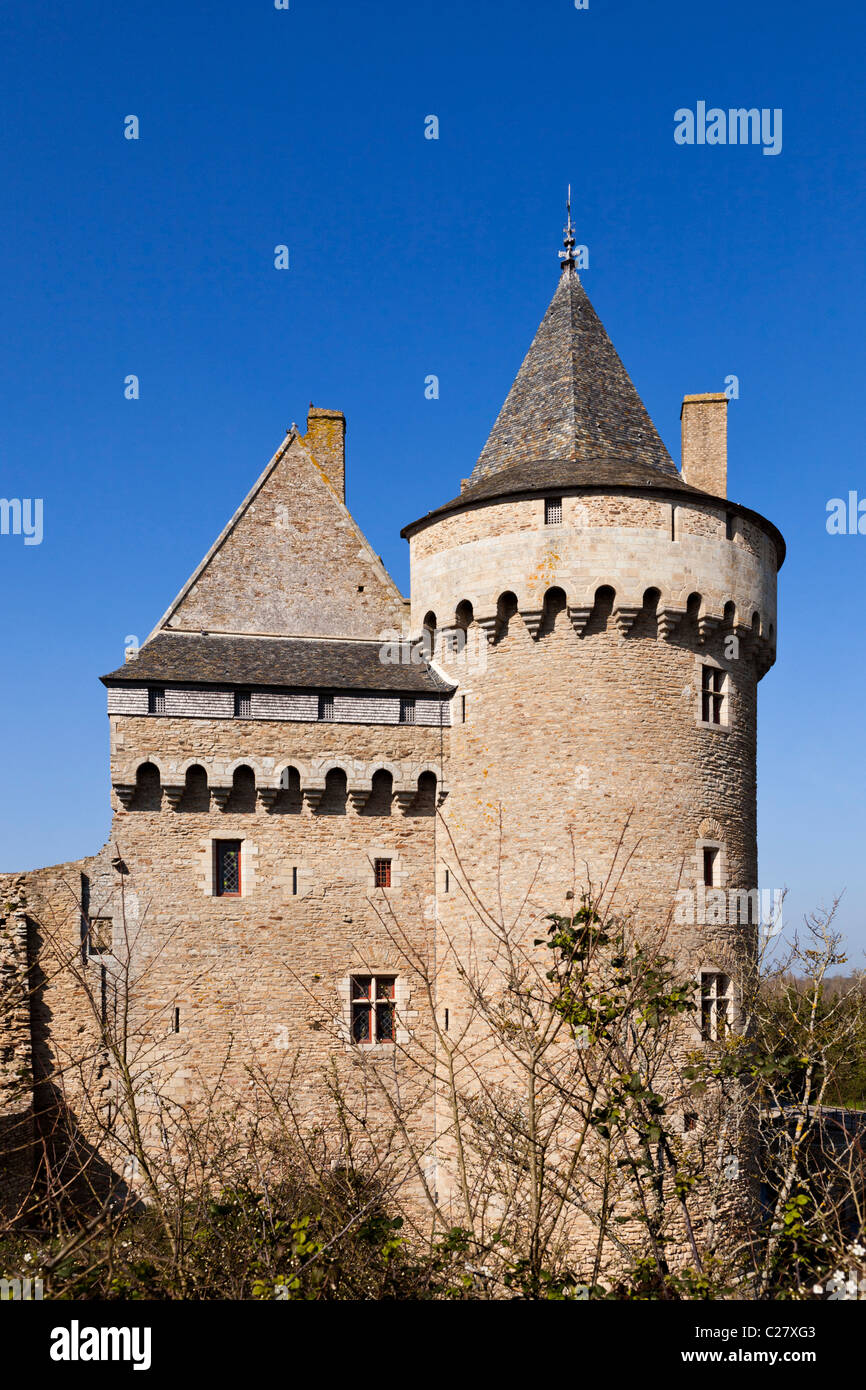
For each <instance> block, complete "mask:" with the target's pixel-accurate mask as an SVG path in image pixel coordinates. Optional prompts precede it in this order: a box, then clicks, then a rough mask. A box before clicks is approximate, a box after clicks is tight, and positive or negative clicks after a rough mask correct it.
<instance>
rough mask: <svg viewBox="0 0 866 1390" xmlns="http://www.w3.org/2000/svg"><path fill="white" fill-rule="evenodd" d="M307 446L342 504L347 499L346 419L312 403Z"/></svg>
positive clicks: (338, 413)
mask: <svg viewBox="0 0 866 1390" xmlns="http://www.w3.org/2000/svg"><path fill="white" fill-rule="evenodd" d="M304 443H305V444H306V446H307V448H308V449H309V451H310V453H311V454H312V455H313V458H314V459H315V461H316V463H317V464H318V465H319V467H320V468H321V470H322V472H323V473H324V475H325V477H326V478H327V479H328V482H329V483H330V484H331V487H332V488H333V489H334V491H335V492H336V494H337V496H338V497H339V499H340V501H341V502H345V500H346V417H345V415H344V414H343V412H342V410H320V409H319V408H318V407H317V406H314V405H313V404H312V402H311V403H310V409H309V412H308V414H307V433H306V434H305V435H304Z"/></svg>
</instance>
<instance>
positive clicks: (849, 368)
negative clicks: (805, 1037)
mask: <svg viewBox="0 0 866 1390" xmlns="http://www.w3.org/2000/svg"><path fill="white" fill-rule="evenodd" d="M864 31H866V17H864V11H863V8H862V6H860V5H855V4H854V3H853V0H843V3H837V4H835V5H833V6H816V5H814V4H805V3H793V4H792V3H788V4H785V5H782V4H780V3H771V2H768V3H763V4H762V5H761V6H760V7H757V8H756V7H755V6H754V4H752V3H746V2H745V0H733V2H732V3H729V4H727V5H725V6H724V7H698V6H695V5H694V4H693V3H688V4H687V3H661V4H647V3H643V4H640V3H637V2H636V0H618V2H617V3H615V0H590V7H589V9H587V10H582V11H578V10H576V9H575V8H574V4H573V0H525V3H517V2H516V0H501V2H500V3H495V0H474V3H472V4H471V5H470V4H467V3H466V0H459V3H458V2H457V0H445V2H444V3H438V4H434V5H424V6H420V5H397V4H395V3H382V0H379V3H376V2H375V0H368V3H364V4H359V3H348V2H345V3H327V2H326V0H316V2H315V3H314V2H313V0H291V8H290V9H289V10H288V11H278V10H276V9H275V8H274V6H273V3H272V0H237V3H229V2H228V0H211V3H208V4H201V3H199V4H196V5H191V4H188V3H185V2H184V0H175V3H165V2H160V0H155V2H153V3H150V4H148V5H147V6H138V7H134V6H120V5H112V4H108V3H103V4H95V3H86V0H84V2H83V3H80V4H77V5H75V6H52V7H50V8H46V7H43V6H24V5H16V6H5V7H4V9H3V12H2V14H0V75H2V83H0V93H2V95H0V111H2V139H0V173H2V181H3V188H4V192H5V195H6V196H5V198H4V209H5V212H4V218H3V237H2V258H0V268H2V269H0V273H2V276H3V280H4V282H5V283H4V286H3V289H4V303H5V309H6V313H5V329H6V331H5V333H4V334H3V340H2V344H0V461H2V471H0V494H2V495H3V496H6V497H21V498H28V497H30V498H35V497H41V498H43V499H44V518H45V519H44V540H43V543H42V544H41V545H39V546H29V547H25V546H24V545H23V543H22V538H21V537H13V536H2V537H0V584H2V594H3V599H4V602H3V616H4V625H5V633H4V636H5V641H4V651H5V658H6V671H5V673H4V679H3V681H2V690H0V727H2V728H3V730H4V733H5V750H4V759H3V770H4V777H3V790H4V795H3V799H2V808H0V816H2V846H0V867H2V868H4V869H13V868H14V869H19V868H28V867H33V866H36V865H38V864H43V863H51V862H54V861H58V860H62V859H67V858H73V857H76V856H79V855H83V854H86V853H90V852H92V851H93V850H95V849H96V848H97V847H98V846H99V845H100V844H101V843H102V841H103V839H104V838H105V836H106V834H107V832H108V828H109V816H108V788H107V744H108V727H107V720H106V716H105V700H104V691H103V688H102V687H101V686H100V685H99V684H98V681H97V677H98V675H99V674H100V673H101V672H103V671H106V670H109V669H111V668H112V667H114V666H116V665H118V664H119V663H120V661H121V659H122V650H123V642H124V637H125V635H126V634H128V633H135V634H137V635H138V636H139V637H140V638H142V639H143V638H144V636H145V635H146V634H147V632H149V631H150V629H151V627H152V626H153V624H154V623H155V622H156V620H157V619H158V617H159V616H160V615H161V613H162V612H163V611H164V609H165V607H166V606H167V604H168V602H169V600H170V599H171V598H172V597H173V595H174V594H175V593H176V592H177V590H178V589H179V588H180V586H181V585H182V583H183V582H184V580H185V579H186V578H187V576H188V574H189V573H190V572H191V571H192V569H193V568H194V567H195V565H196V564H197V563H198V561H199V559H200V558H201V556H202V555H203V554H204V552H205V551H206V550H207V548H208V546H209V545H210V544H211V542H212V541H213V539H214V537H215V536H216V534H217V533H218V532H219V530H220V529H221V527H222V526H223V525H224V523H225V521H226V520H227V518H228V517H229V516H230V515H231V513H232V511H233V510H234V508H235V506H236V505H237V503H238V501H239V500H240V499H241V498H242V496H243V495H244V494H245V492H246V491H247V489H248V488H249V486H250V485H251V483H252V481H253V480H254V479H255V477H256V476H257V475H258V473H259V471H260V470H261V468H262V467H263V466H264V463H265V462H266V461H267V459H268V458H269V457H270V455H271V453H272V452H273V450H274V448H275V447H276V445H277V444H278V443H279V441H280V440H281V438H282V437H283V435H284V432H285V430H286V428H287V426H289V425H290V424H291V423H292V421H293V420H296V421H297V422H298V423H299V424H303V421H304V418H305V414H306V408H307V404H308V402H309V401H310V400H311V399H312V400H314V401H315V402H316V404H317V405H324V406H329V407H337V408H341V409H343V410H344V411H345V412H346V414H347V417H348V501H349V504H350V506H351V507H352V509H353V511H354V513H355V515H356V517H357V518H358V520H359V522H360V524H361V525H362V527H363V528H364V530H365V531H366V533H367V535H368V536H369V538H370V540H371V542H372V544H373V545H374V547H375V548H376V549H377V550H378V551H380V552H381V554H382V555H383V557H384V559H385V562H386V564H387V565H388V566H389V568H390V569H391V572H392V573H393V574H394V575H395V577H396V578H397V580H398V582H399V583H400V584H401V586H402V587H403V588H404V590H405V589H406V586H407V581H408V548H407V547H406V544H405V542H403V541H401V540H400V538H399V530H400V527H401V526H402V525H404V524H405V523H406V522H407V521H409V520H411V519H413V518H414V517H416V516H417V515H419V514H420V513H422V512H424V511H426V510H428V509H429V508H430V507H432V506H435V505H437V504H438V503H440V502H442V501H444V500H445V499H446V498H448V497H451V496H453V495H454V493H455V492H456V491H457V490H458V488H459V479H460V478H461V477H463V476H466V475H467V474H468V472H469V471H470V469H471V467H472V465H473V463H474V461H475V459H476V457H477V455H478V453H479V452H480V449H481V447H482V445H483V443H484V440H485V438H486V435H487V432H488V430H489V428H490V426H491V424H492V422H493V419H494V418H495V415H496V413H497V411H498V409H499V406H500V404H501V402H502V400H503V398H504V396H505V394H506V392H507V390H508V387H509V386H510V384H511V381H512V379H513V377H514V374H515V372H516V370H517V367H518V365H519V363H520V361H521V358H522V356H523V354H524V352H525V351H526V348H527V346H528V344H529V341H530V339H531V337H532V334H533V332H534V330H535V328H536V325H537V323H538V321H539V319H540V318H541V316H542V314H543V312H544V309H545V307H546V305H547V302H548V300H549V298H550V295H551V293H552V292H553V288H554V286H555V283H556V276H557V273H558V272H557V259H556V253H557V250H558V247H559V244H560V238H561V227H562V219H563V198H564V190H565V186H566V184H567V183H568V182H569V181H570V182H571V183H572V185H573V189H574V193H573V202H574V211H575V219H576V223H577V230H578V240H579V241H580V242H582V243H585V244H586V245H588V246H589V248H590V268H589V270H588V271H586V272H585V273H584V274H583V277H582V278H583V281H584V284H585V285H586V287H587V289H588V291H589V293H590V295H591V297H592V299H593V302H594V304H595V307H596V309H597V310H598V312H599V314H600V315H601V318H602V320H603V322H604V323H605V325H606V327H607V329H608V331H609V332H610V334H611V336H612V338H613V340H614V342H615V344H616V346H617V348H618V349H619V351H620V354H621V355H622V357H623V359H624V361H625V364H626V366H627V368H628V369H629V371H630V373H631V375H632V377H633V379H634V381H635V383H636V385H637V387H638V390H639V391H640V393H641V395H642V396H643V398H644V400H645V401H646V403H647V406H648V408H649V410H650V413H651V414H652V416H653V418H654V420H655V422H656V424H657V426H658V428H659V430H660V432H661V434H662V436H663V438H664V439H665V442H666V443H667V445H668V447H669V448H670V450H671V452H672V454H673V455H674V457H675V458H677V459H678V458H679V405H680V401H681V399H682V395H683V394H684V393H685V392H693V391H708V390H720V389H723V383H724V379H725V377H726V376H727V375H729V374H731V373H734V374H736V375H737V376H738V377H739V381H740V398H739V400H737V401H735V402H732V404H731V407H730V412H729V417H730V419H729V491H730V494H731V496H732V497H734V498H736V499H737V500H739V501H742V502H744V503H745V504H747V505H749V506H751V507H753V508H755V509H756V510H758V511H762V512H764V513H765V514H766V515H768V516H769V517H771V518H772V520H773V521H775V522H776V524H777V525H778V526H779V527H780V528H781V530H782V531H783V533H784V534H785V536H786V539H787V541H788V546H789V558H788V561H787V563H786V565H785V567H784V569H783V571H782V574H781V583H780V612H779V661H778V663H777V665H776V667H775V668H774V669H773V670H772V671H771V672H770V674H769V675H768V676H767V677H766V678H765V680H764V681H763V682H762V685H761V688H760V732H759V743H760V756H759V798H760V802H759V811H760V817H759V828H760V855H761V875H760V877H761V882H762V884H763V885H766V886H768V887H769V886H773V887H777V886H782V885H787V886H788V887H789V890H790V896H789V902H788V906H789V916H793V917H794V918H796V917H797V915H799V914H800V913H802V912H804V911H807V910H808V909H809V908H810V907H814V906H816V905H818V904H820V903H821V902H827V901H828V900H829V899H830V898H831V897H832V896H833V895H834V894H835V893H837V892H840V891H842V890H843V889H844V890H845V892H846V896H845V899H844V902H843V908H842V913H841V918H840V920H841V922H842V923H843V925H844V927H845V928H846V930H847V931H848V932H849V933H850V934H851V936H852V937H853V938H854V939H855V941H856V942H857V948H858V960H859V952H860V951H862V948H863V947H864V946H866V924H864V916H866V914H864V908H866V867H864V864H866V853H864V848H866V836H864V812H863V803H864V757H863V734H862V722H861V700H862V698H863V690H864V682H866V670H864V664H866V663H864V654H863V638H862V630H863V617H862V595H863V588H864V577H866V536H859V535H857V536H829V535H828V534H827V531H826V528H825V519H826V504H827V501H828V499H829V498H831V497H837V496H847V494H848V492H849V490H851V489H854V490H858V489H859V493H860V495H861V496H863V497H866V469H864V465H863V423H862V422H863V406H862V402H863V379H864V367H866V363H864V356H866V344H864V338H866V335H864V331H863V307H864V304H863V301H864V294H863V247H864V243H866V226H864V222H866V218H864V178H863V160H862V151H863V148H864V145H866V115H864V112H866V105H864V102H863V99H862V63H863V55H864V51H866V44H864V38H866V33H864ZM700 100H704V101H706V102H707V104H708V105H709V106H714V105H717V106H719V107H722V108H728V107H731V106H758V107H762V108H763V107H766V108H781V109H782V111H783V147H782V151H781V153H780V154H779V155H777V156H765V155H763V153H762V150H761V149H760V147H753V146H748V147H741V146H716V147H711V146H702V147H701V146H680V145H677V144H676V143H675V142H674V138H673V132H674V112H675V111H676V110H677V109H678V108H681V107H690V108H692V109H694V108H695V106H696V104H697V102H698V101H700ZM129 114H135V115H137V116H138V117H139V120H140V125H141V135H140V139H139V140H138V141H127V140H125V139H124V137H123V126H124V117H125V116H127V115H129ZM429 114H436V115H437V116H438V117H439V120H440V138H439V140H438V141H430V140H425V139H424V119H425V116H427V115H429ZM280 243H285V244H287V245H288V246H289V248H290V255H291V268H290V270H288V271H286V272H281V271H277V270H275V269H274V264H273V248H274V246H275V245H277V244H280ZM129 373H135V374H136V375H137V376H138V377H139V378H140V383H141V396H140V399H139V400H137V401H128V400H125V399H124V390H123V383H124V378H125V377H126V376H127V375H128V374H129ZM431 373H435V374H436V375H437V376H438V377H439V378H440V398H439V400H436V401H430V400H426V399H425V396H424V380H425V377H426V376H427V375H428V374H431Z"/></svg>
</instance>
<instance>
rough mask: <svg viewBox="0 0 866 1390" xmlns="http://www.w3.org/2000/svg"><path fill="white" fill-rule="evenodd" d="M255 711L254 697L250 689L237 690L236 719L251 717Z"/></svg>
mask: <svg viewBox="0 0 866 1390" xmlns="http://www.w3.org/2000/svg"><path fill="white" fill-rule="evenodd" d="M252 712H253V697H252V695H251V694H250V692H249V691H248V690H236V691H235V719H249V717H250V715H251V714H252Z"/></svg>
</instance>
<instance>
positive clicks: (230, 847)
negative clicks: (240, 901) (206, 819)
mask: <svg viewBox="0 0 866 1390" xmlns="http://www.w3.org/2000/svg"><path fill="white" fill-rule="evenodd" d="M214 893H215V895H216V897H218V898H239V897H240V895H241V842H240V840H215V841H214Z"/></svg>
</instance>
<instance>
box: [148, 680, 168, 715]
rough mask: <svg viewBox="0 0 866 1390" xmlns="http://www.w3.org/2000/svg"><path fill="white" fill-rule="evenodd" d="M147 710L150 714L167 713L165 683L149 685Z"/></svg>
mask: <svg viewBox="0 0 866 1390" xmlns="http://www.w3.org/2000/svg"><path fill="white" fill-rule="evenodd" d="M147 712H148V714H165V686H164V685H149V686H148V687H147Z"/></svg>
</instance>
